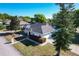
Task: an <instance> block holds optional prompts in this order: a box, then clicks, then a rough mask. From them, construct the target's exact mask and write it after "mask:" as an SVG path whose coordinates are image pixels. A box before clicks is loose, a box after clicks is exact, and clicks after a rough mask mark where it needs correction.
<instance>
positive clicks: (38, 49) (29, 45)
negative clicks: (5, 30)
mask: <svg viewBox="0 0 79 59" xmlns="http://www.w3.org/2000/svg"><path fill="white" fill-rule="evenodd" d="M5 38H6V39H9V40H10V39H11V38H12V37H11V36H10V35H9V36H6V37H5ZM13 46H14V47H15V48H16V49H17V50H18V51H20V52H21V53H22V54H23V55H24V56H54V55H55V54H56V51H55V47H54V46H53V44H46V45H44V46H39V45H35V44H34V43H33V42H30V41H28V40H24V41H21V42H18V43H16V44H13ZM61 55H62V56H77V54H75V53H72V52H71V51H61Z"/></svg>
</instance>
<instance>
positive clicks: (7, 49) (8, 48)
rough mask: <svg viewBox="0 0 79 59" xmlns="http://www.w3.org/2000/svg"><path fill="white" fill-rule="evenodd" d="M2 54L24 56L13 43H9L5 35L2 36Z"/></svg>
mask: <svg viewBox="0 0 79 59" xmlns="http://www.w3.org/2000/svg"><path fill="white" fill-rule="evenodd" d="M0 56H22V54H21V53H20V52H19V51H17V49H16V48H14V47H13V46H12V45H11V44H7V41H6V39H5V38H4V37H3V36H0Z"/></svg>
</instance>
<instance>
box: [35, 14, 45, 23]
mask: <svg viewBox="0 0 79 59" xmlns="http://www.w3.org/2000/svg"><path fill="white" fill-rule="evenodd" d="M34 19H35V22H40V23H45V22H46V17H45V16H44V15H43V14H35V15H34Z"/></svg>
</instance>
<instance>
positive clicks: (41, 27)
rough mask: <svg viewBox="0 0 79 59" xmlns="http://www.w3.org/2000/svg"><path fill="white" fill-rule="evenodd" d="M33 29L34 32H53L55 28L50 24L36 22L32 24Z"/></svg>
mask: <svg viewBox="0 0 79 59" xmlns="http://www.w3.org/2000/svg"><path fill="white" fill-rule="evenodd" d="M31 29H32V31H33V32H37V33H41V34H46V33H50V32H53V30H54V28H53V27H52V26H51V25H49V24H42V23H34V24H31Z"/></svg>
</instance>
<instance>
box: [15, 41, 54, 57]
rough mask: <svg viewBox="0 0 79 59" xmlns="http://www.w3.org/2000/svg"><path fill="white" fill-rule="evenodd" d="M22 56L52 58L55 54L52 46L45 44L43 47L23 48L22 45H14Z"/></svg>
mask: <svg viewBox="0 0 79 59" xmlns="http://www.w3.org/2000/svg"><path fill="white" fill-rule="evenodd" d="M14 47H15V48H17V49H18V50H19V51H20V52H21V53H22V54H23V55H24V56H52V55H54V53H55V49H54V47H53V46H52V45H50V44H47V45H45V46H31V45H30V46H25V45H23V44H22V43H20V42H19V43H17V44H14Z"/></svg>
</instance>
